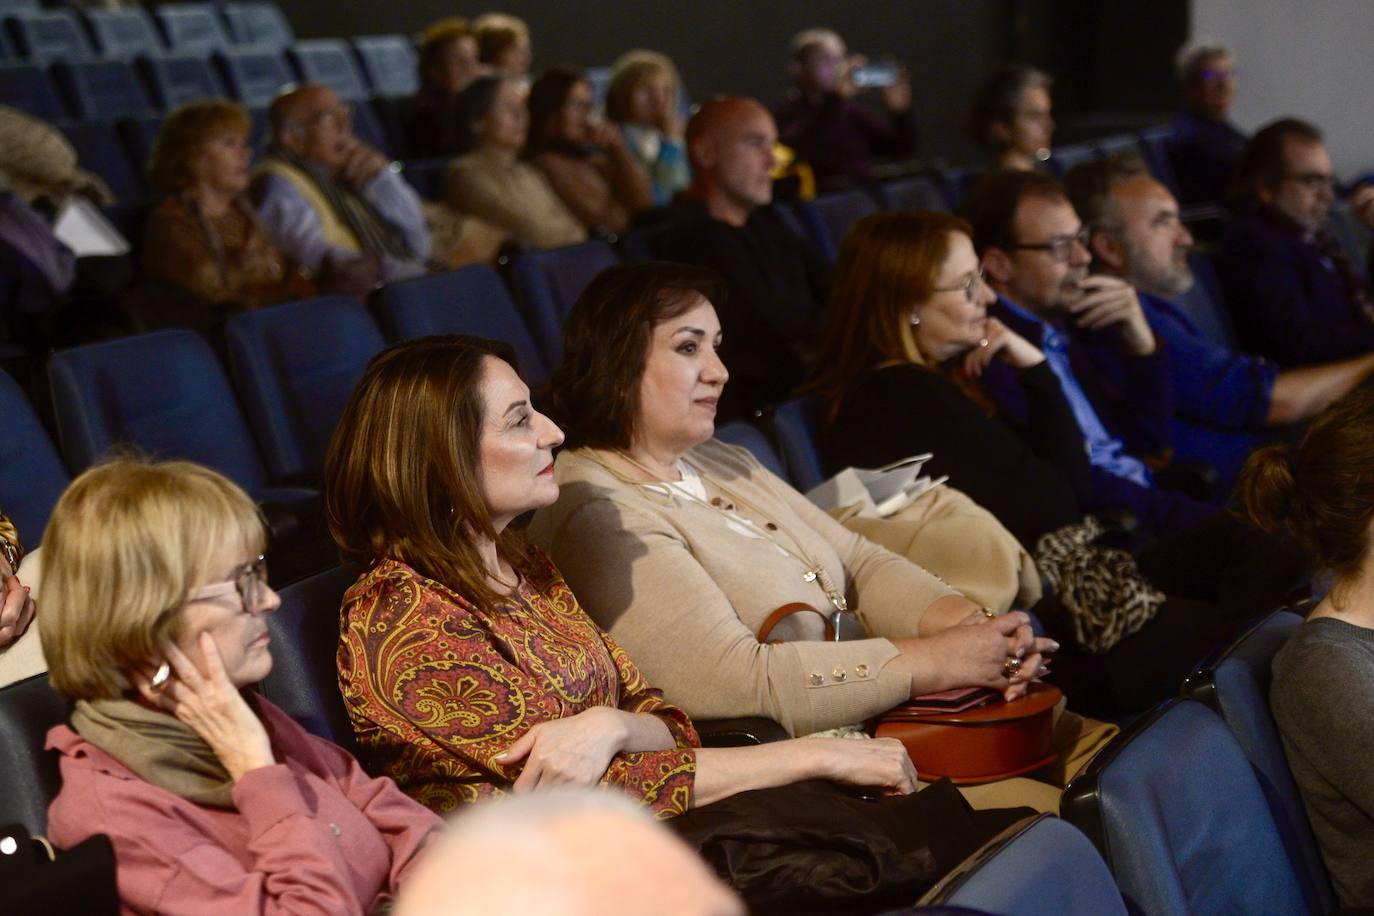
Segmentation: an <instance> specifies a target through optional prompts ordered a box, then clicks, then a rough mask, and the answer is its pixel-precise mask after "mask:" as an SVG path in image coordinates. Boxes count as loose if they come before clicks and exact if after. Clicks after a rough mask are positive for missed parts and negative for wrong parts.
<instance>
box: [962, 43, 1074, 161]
mask: <svg viewBox="0 0 1374 916" xmlns="http://www.w3.org/2000/svg"><path fill="white" fill-rule="evenodd" d="M1053 85H1054V80H1052V79H1051V78H1050V76H1049V74H1047V73H1045V72H1043V71H1041V70H1037V69H1035V68H1034V67H1028V66H1026V65H1025V64H1005V65H1003V66H1002V67H1000V68H999V69H998V70H997V71H996V72H995V73H993V74H992V76H990V77H988V79H987V80H986V81H985V82H984V83H983V84H982V85H981V86H979V87H978V93H977V96H976V97H975V99H974V103H973V134H974V137H975V138H976V139H977V140H978V142H979V143H981V144H982V145H983V147H984V148H985V149H987V151H988V152H989V154H990V155H991V156H992V163H991V164H992V167H993V168H998V169H1018V170H1020V171H1026V172H1029V171H1031V170H1033V169H1037V168H1039V167H1040V164H1041V163H1043V162H1044V161H1045V160H1046V159H1048V158H1050V138H1051V137H1052V136H1053V135H1054V118H1053V117H1051V115H1050V88H1051V87H1052V86H1053Z"/></svg>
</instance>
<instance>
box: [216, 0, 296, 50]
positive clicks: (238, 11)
mask: <svg viewBox="0 0 1374 916" xmlns="http://www.w3.org/2000/svg"><path fill="white" fill-rule="evenodd" d="M220 9H221V12H222V13H223V14H224V24H225V25H227V26H228V27H229V35H230V37H231V38H233V39H234V42H235V43H236V44H240V45H257V46H259V47H265V48H285V47H286V46H287V45H289V44H291V42H293V41H295V40H296V36H295V35H293V34H292V32H291V24H290V23H288V22H287V21H286V17H285V16H283V15H282V11H281V9H280V8H279V7H278V6H277V5H276V4H275V3H226V4H224V5H223V6H222V7H221V8H220Z"/></svg>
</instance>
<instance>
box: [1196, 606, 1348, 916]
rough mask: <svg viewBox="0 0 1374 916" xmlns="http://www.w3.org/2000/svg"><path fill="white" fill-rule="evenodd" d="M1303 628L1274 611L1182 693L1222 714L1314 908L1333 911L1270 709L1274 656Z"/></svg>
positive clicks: (1327, 879)
mask: <svg viewBox="0 0 1374 916" xmlns="http://www.w3.org/2000/svg"><path fill="white" fill-rule="evenodd" d="M1300 626H1302V617H1301V616H1300V615H1298V614H1295V613H1293V612H1292V611H1286V610H1279V611H1274V612H1273V613H1272V614H1269V615H1267V616H1265V617H1263V618H1261V619H1260V620H1259V622H1257V623H1256V624H1255V625H1254V626H1253V627H1251V628H1249V629H1248V630H1246V631H1245V633H1243V634H1241V636H1240V637H1239V638H1237V639H1236V641H1235V642H1234V643H1232V644H1231V645H1230V646H1228V647H1227V648H1226V649H1224V650H1223V651H1222V652H1221V654H1220V655H1219V656H1218V657H1217V659H1216V660H1215V661H1214V662H1213V663H1212V664H1210V665H1208V666H1206V667H1204V668H1202V669H1200V670H1199V671H1197V672H1195V673H1194V674H1193V675H1192V676H1191V677H1189V678H1188V681H1187V683H1186V684H1185V685H1184V691H1185V693H1186V694H1187V695H1188V696H1189V697H1191V698H1192V699H1195V700H1197V701H1198V702H1201V703H1206V704H1207V705H1209V706H1211V707H1212V708H1213V709H1215V710H1217V711H1218V712H1219V713H1221V717H1222V719H1223V720H1224V721H1225V722H1226V724H1227V726H1228V727H1229V728H1230V729H1231V734H1233V735H1235V737H1236V740H1237V741H1239V742H1240V746H1241V750H1243V751H1244V752H1245V756H1246V757H1247V758H1248V759H1249V760H1250V764H1251V766H1253V767H1254V769H1255V775H1256V776H1257V777H1258V779H1259V784H1260V788H1261V789H1262V790H1263V791H1264V796H1265V798H1266V799H1268V801H1269V810H1270V812H1271V813H1272V814H1273V815H1274V821H1275V822H1276V824H1277V825H1278V828H1279V834H1280V835H1281V836H1282V837H1283V844H1284V848H1285V849H1287V850H1288V857H1289V859H1290V860H1291V861H1292V863H1293V866H1294V867H1295V868H1296V869H1297V872H1298V879H1299V881H1300V882H1301V883H1302V888H1303V895H1304V896H1305V897H1306V899H1307V904H1308V906H1309V907H1310V908H1311V909H1312V910H1313V911H1314V912H1329V911H1330V910H1332V909H1334V908H1335V896H1334V893H1333V891H1332V888H1331V879H1330V877H1329V876H1328V874H1327V872H1326V865H1325V863H1323V862H1322V858H1321V852H1320V849H1319V847H1318V846H1317V842H1316V839H1315V837H1313V835H1312V827H1311V825H1310V823H1309V822H1308V820H1307V812H1306V810H1305V809H1304V808H1303V804H1302V796H1301V794H1299V792H1298V786H1297V784H1296V783H1295V782H1294V781H1293V773H1292V770H1290V769H1289V767H1288V759H1287V757H1286V756H1285V755H1284V751H1283V740H1282V738H1280V736H1279V730H1278V726H1277V724H1276V723H1275V722H1274V715H1273V713H1271V712H1270V711H1269V685H1270V683H1271V681H1272V677H1273V674H1272V664H1273V661H1274V656H1275V655H1276V654H1277V653H1278V651H1279V650H1280V649H1282V648H1283V646H1284V643H1286V642H1288V638H1289V637H1290V636H1292V635H1293V632H1294V631H1295V630H1296V629H1297V628H1298V627H1300Z"/></svg>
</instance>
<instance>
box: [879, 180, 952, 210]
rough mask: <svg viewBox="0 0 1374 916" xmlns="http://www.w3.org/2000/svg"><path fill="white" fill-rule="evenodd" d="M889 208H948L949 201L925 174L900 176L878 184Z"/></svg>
mask: <svg viewBox="0 0 1374 916" xmlns="http://www.w3.org/2000/svg"><path fill="white" fill-rule="evenodd" d="M878 194H879V195H880V196H881V197H882V200H883V206H884V207H886V208H887V209H889V210H948V209H949V201H948V199H947V198H946V197H945V194H944V191H943V190H942V189H941V188H940V186H939V185H937V184H936V183H935V182H934V181H932V180H931V179H929V178H926V177H924V176H920V175H917V176H914V177H911V178H898V179H896V180H894V181H889V182H886V183H884V184H881V185H879V186H878Z"/></svg>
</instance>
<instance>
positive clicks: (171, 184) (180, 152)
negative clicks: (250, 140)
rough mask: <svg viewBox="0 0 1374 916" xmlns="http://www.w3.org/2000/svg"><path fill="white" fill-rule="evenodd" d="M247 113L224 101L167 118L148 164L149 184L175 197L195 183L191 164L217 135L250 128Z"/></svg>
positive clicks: (187, 107) (188, 107)
mask: <svg viewBox="0 0 1374 916" xmlns="http://www.w3.org/2000/svg"><path fill="white" fill-rule="evenodd" d="M251 126H252V125H251V122H250V121H249V120H248V109H246V108H244V107H243V106H242V105H240V104H239V103H237V102H228V101H225V100H224V99H204V100H201V101H198V102H189V103H187V104H185V105H182V106H181V107H180V108H178V109H177V110H176V111H174V112H172V113H171V114H170V115H168V116H167V120H166V121H164V122H163V124H162V129H161V130H159V131H158V132H157V140H155V141H154V142H153V154H152V156H151V158H150V159H149V161H148V183H149V184H150V185H152V187H153V190H154V191H158V192H159V193H162V194H176V193H177V192H179V191H184V190H185V189H187V188H189V187H190V186H191V185H192V184H193V183H194V181H195V176H194V175H193V174H192V173H191V160H192V159H193V158H195V156H196V154H197V153H199V152H200V149H201V147H202V146H204V145H205V143H206V142H207V141H208V140H209V139H210V138H211V137H213V136H214V135H215V134H218V133H229V132H233V133H241V134H243V135H244V136H245V137H247V136H248V133H249V130H250V128H251Z"/></svg>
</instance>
